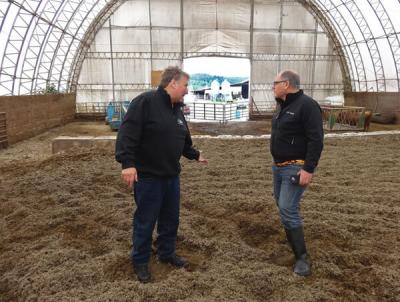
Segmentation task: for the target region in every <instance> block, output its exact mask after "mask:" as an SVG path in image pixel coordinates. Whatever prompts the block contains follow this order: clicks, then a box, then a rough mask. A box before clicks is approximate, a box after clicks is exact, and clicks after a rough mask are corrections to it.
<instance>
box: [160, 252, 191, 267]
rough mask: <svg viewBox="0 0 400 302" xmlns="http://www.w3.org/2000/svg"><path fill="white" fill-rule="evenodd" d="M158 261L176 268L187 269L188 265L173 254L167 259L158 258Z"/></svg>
mask: <svg viewBox="0 0 400 302" xmlns="http://www.w3.org/2000/svg"><path fill="white" fill-rule="evenodd" d="M159 259H160V262H162V263H167V264H171V265H172V266H175V267H177V268H182V267H187V266H188V265H189V263H188V262H187V261H186V260H185V259H184V258H182V257H179V256H177V255H176V254H173V255H172V256H170V257H167V258H159Z"/></svg>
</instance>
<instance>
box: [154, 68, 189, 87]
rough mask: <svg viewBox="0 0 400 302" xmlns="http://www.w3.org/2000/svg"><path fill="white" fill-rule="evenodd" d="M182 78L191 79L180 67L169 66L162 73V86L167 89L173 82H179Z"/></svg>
mask: <svg viewBox="0 0 400 302" xmlns="http://www.w3.org/2000/svg"><path fill="white" fill-rule="evenodd" d="M182 77H186V78H188V79H189V77H190V76H189V74H187V73H186V72H184V71H183V70H182V69H180V68H179V67H178V66H169V67H167V68H165V69H164V71H163V72H162V73H161V81H160V86H161V87H162V88H165V87H167V86H168V84H169V83H170V82H171V81H172V80H175V81H179V80H180V79H181V78H182Z"/></svg>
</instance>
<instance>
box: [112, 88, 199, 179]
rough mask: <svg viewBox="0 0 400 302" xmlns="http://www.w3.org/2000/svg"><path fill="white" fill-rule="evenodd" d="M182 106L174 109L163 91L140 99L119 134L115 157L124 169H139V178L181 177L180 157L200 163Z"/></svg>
mask: <svg viewBox="0 0 400 302" xmlns="http://www.w3.org/2000/svg"><path fill="white" fill-rule="evenodd" d="M181 105H182V104H181V103H178V104H175V105H174V106H172V103H171V98H170V96H169V95H168V94H167V92H166V91H165V90H164V89H163V88H162V87H159V88H158V89H157V90H154V91H149V92H145V93H143V94H141V95H139V96H138V97H136V98H135V99H134V100H133V101H132V102H131V104H130V106H129V109H128V112H127V113H126V115H125V118H124V120H123V122H122V124H121V127H120V129H119V131H118V136H117V142H116V151H115V157H116V160H117V161H118V162H120V163H121V164H122V168H123V169H125V168H130V167H135V168H136V170H137V172H138V175H139V177H173V176H176V175H179V173H180V171H181V166H180V163H179V160H180V157H181V156H182V155H183V156H185V157H186V158H188V159H198V158H199V154H200V153H199V152H198V151H197V150H195V149H194V148H193V146H192V139H191V137H190V133H189V129H188V126H187V123H186V120H185V117H184V115H183V112H182V110H181Z"/></svg>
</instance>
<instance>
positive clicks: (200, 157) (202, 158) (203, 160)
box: [197, 153, 208, 164]
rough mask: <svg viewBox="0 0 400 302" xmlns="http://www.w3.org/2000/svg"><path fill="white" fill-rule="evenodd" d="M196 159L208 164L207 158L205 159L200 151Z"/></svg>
mask: <svg viewBox="0 0 400 302" xmlns="http://www.w3.org/2000/svg"><path fill="white" fill-rule="evenodd" d="M197 161H198V162H199V163H203V164H208V160H207V159H205V158H204V157H203V155H202V154H201V153H200V155H199V159H198V160H197Z"/></svg>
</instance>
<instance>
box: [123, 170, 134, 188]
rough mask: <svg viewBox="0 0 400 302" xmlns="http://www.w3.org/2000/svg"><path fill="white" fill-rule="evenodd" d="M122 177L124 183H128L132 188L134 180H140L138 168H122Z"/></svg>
mask: <svg viewBox="0 0 400 302" xmlns="http://www.w3.org/2000/svg"><path fill="white" fill-rule="evenodd" d="M121 178H122V180H123V181H124V183H126V184H127V185H128V187H129V188H132V185H133V182H134V181H138V175H137V171H136V168H126V169H122V172H121Z"/></svg>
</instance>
